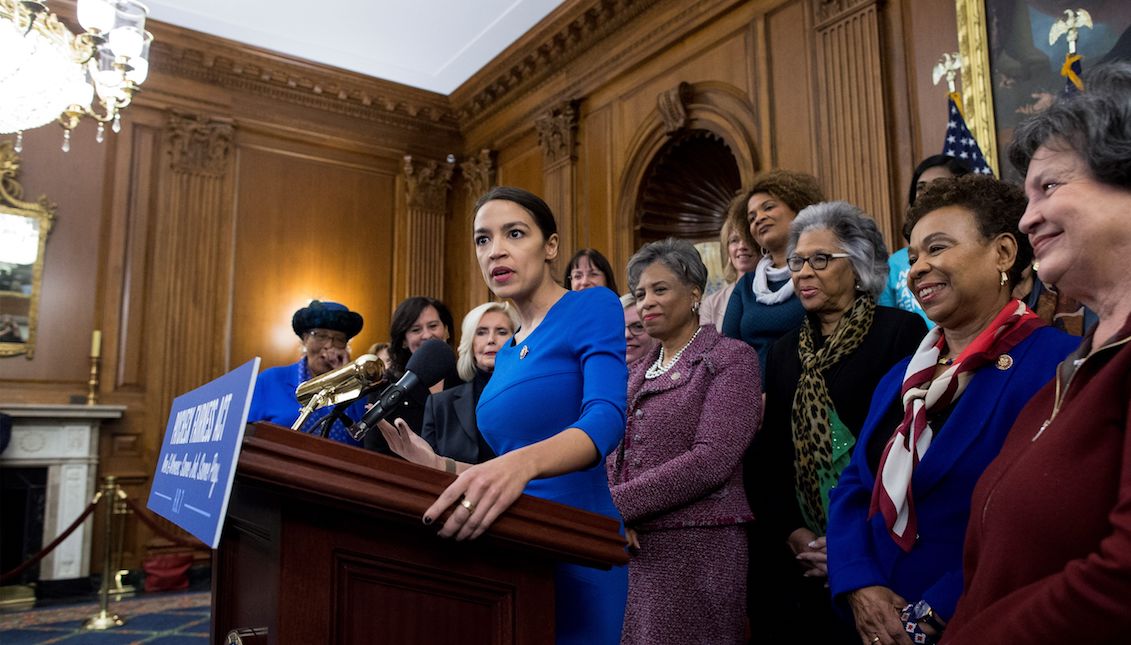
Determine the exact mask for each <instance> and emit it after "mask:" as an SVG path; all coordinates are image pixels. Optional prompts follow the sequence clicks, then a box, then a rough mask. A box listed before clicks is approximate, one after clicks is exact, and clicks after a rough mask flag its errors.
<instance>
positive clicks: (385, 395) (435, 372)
mask: <svg viewBox="0 0 1131 645" xmlns="http://www.w3.org/2000/svg"><path fill="white" fill-rule="evenodd" d="M455 369H456V357H455V355H454V354H452V348H451V347H448V344H447V343H445V342H444V341H442V340H440V339H438V338H433V339H431V340H426V341H424V343H423V344H421V345H420V347H419V348H418V349H417V350H416V351H415V352H413V354H412V356H410V357H409V359H408V365H405V372H404V376H402V377H401V378H400V380H399V381H397V382H396V383H393V384H392V385H390V386H389V387H387V388H385V391H384V392H382V393H381V396H380V397H378V399H377V401H376V402H375V403H374V404H373V407H371V408H369V411H368V412H366V413H365V416H364V417H362V418H361V421H358V422H357V423H355V424H353V425H352V426H350V427H349V433H350V436H351V437H353V438H354V439H356V440H357V441H361V438H362V437H364V436H365V435H366V433H367V432H369V430H370V429H371V428H372V427H373V426H375V425H377V422H378V421H380V420H381V419H384V418H386V417H388V416H390V415H391V414H392V413H393V412H394V411H395V410H396V409H397V407H398V406H399V405H400V404H401V401H402V400H404V397H405V396H406V395H408V393H409V392H411V391H413V390H417V389H425V390H427V388H430V387H432V386H433V385H434V384H436V383H438V382H439V381H440V379H442V378H444V377H445V376H447V375H448V374H451V373H452V372H454V371H455ZM414 430H416V431H417V432H419V431H420V429H419V428H414Z"/></svg>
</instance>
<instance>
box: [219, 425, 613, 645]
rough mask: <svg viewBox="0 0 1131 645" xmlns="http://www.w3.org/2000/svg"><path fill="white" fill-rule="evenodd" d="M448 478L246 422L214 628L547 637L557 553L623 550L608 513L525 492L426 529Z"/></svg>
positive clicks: (582, 556) (282, 637)
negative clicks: (470, 531) (464, 531)
mask: <svg viewBox="0 0 1131 645" xmlns="http://www.w3.org/2000/svg"><path fill="white" fill-rule="evenodd" d="M453 479H454V476H452V475H449V474H447V473H443V472H440V471H437V470H433V469H431V468H424V467H421V466H416V465H414V464H410V463H408V462H405V461H403V460H400V459H395V458H391V457H386V456H383V455H379V454H376V453H372V452H367V451H365V450H361V449H359V448H353V447H350V446H345V445H342V444H339V443H335V442H332V441H328V440H325V439H321V438H317V437H311V436H308V435H304V434H302V433H298V432H294V431H292V430H289V429H287V428H282V427H279V426H276V425H273V424H269V423H255V424H250V425H248V427H247V431H246V434H245V436H244V443H243V450H242V453H241V455H240V460H239V464H238V466H237V470H236V479H235V483H234V485H233V489H232V497H231V502H230V503H229V506H228V514H227V520H226V522H225V525H224V532H223V536H222V538H221V540H220V547H219V549H217V550H216V553H215V556H214V558H213V564H212V633H213V641H212V642H214V643H227V642H228V639H227V635H228V633H229V632H231V631H233V630H257V631H263V630H265V631H266V634H267V635H266V639H263V638H262V637H259V638H256V637H254V636H252V637H249V638H247V639H246V640H244V641H243V642H245V643H251V642H268V643H278V644H289V643H296V644H298V643H301V644H302V645H310V644H322V643H342V644H346V643H395V644H397V645H410V644H415V643H461V644H468V645H472V644H478V643H484V644H487V643H490V644H502V643H530V644H538V645H542V644H546V643H553V641H554V565H555V563H557V562H573V563H579V564H585V565H589V566H595V567H602V568H608V567H609V566H611V565H614V564H623V563H625V562H627V560H628V557H627V554H626V553H625V550H624V540H623V539H622V538H621V536H620V535H619V534H618V531H617V528H618V527H617V522H615V521H614V520H611V519H609V518H607V517H604V516H601V515H596V514H593V513H588V512H585V511H581V510H578V509H575V508H571V507H569V506H563V505H561V504H555V503H553V502H547V501H545V500H540V499H535V498H533V497H528V496H523V497H521V498H520V499H519V500H518V501H517V502H516V503H515V504H514V505H513V506H512V507H511V508H510V510H508V511H507V512H506V513H505V514H503V515H502V516H501V517H500V518H499V519H498V520H497V521H496V522H495V524H494V525H493V526H492V527H491V529H490V530H489V531H488V532H487V533H485V534H484V535H483V536H482V537H480V538H479V539H477V540H474V541H470V542H455V541H454V540H445V539H442V538H439V537H436V535H435V532H436V530H437V529H436V527H437V526H438V523H437V524H434V525H433V526H431V527H429V526H424V524H423V523H422V522H421V521H420V517H421V515H422V514H423V513H424V511H425V510H426V509H427V508H428V507H429V506H430V505H431V504H432V502H433V501H435V499H436V497H437V496H439V494H440V492H441V491H443V490H444V488H445V487H447V485H448V484H449V483H450V482H451V481H452V480H453ZM245 633H248V634H250V633H251V632H250V631H247V632H245Z"/></svg>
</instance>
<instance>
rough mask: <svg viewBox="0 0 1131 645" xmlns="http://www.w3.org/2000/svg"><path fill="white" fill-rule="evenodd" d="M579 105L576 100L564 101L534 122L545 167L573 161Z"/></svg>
mask: <svg viewBox="0 0 1131 645" xmlns="http://www.w3.org/2000/svg"><path fill="white" fill-rule="evenodd" d="M579 103H580V101H577V100H569V101H566V102H564V103H561V104H559V105H558V106H556V107H553V108H550V109H549V110H547V111H546V112H544V113H543V114H542V116H540V117H538V119H536V120H535V121H534V128H535V129H536V130H537V131H538V145H540V146H541V147H542V154H543V158H544V159H545V162H546V166H547V167H551V166H554V165H556V164H559V163H565V162H571V161H573V160H574V159H575V155H574V152H575V150H576V148H577V124H578V116H579V115H578V109H577V106H578V104H579Z"/></svg>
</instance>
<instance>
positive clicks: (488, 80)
mask: <svg viewBox="0 0 1131 645" xmlns="http://www.w3.org/2000/svg"><path fill="white" fill-rule="evenodd" d="M662 1H663V0H587V1H583V2H580V3H578V4H577V6H576V8H573V9H571V10H568V13H563V14H562V15H559V16H558V18H557V20H553V19H551V21H550V22H549V23H548V24H547V25H546V26H544V27H542V28H541V29H538V28H537V27H536V28H535V31H534V32H531V34H529V35H528V36H527V37H524V38H522V39H520V40H519V41H518V42H517V43H515V44H514V45H512V46H511V47H509V48H508V50H507V51H506V52H504V53H503V55H502V56H500V57H499V59H498V60H499V62H498V63H497V64H491V65H489V66H488V67H487V68H485V69H484V70H483V71H482V72H480V74H476V76H475V77H473V78H472V79H471V80H470V81H468V82H467V83H466V84H465V86H464V87H467V88H469V89H468V91H461V90H463V88H460V90H457V91H456V92H455V93H454V94H453V95H452V97H453V99H456V101H457V102H458V107H457V116H458V118H459V121H460V124H461V126H463V127H465V128H466V127H467V126H468V125H469V124H471V123H474V122H477V121H478V120H479V118H480V117H482V116H485V114H486V113H488V111H489V110H488V109H489V108H493V107H496V106H497V104H498V103H499V102H500V100H501V99H503V97H506V98H507V99H508V100H509V99H512V98H514V96H515V95H516V94H518V92H516V90H518V89H520V88H521V89H523V90H526V89H531V88H533V87H534V86H535V85H537V84H538V83H539V82H540V81H542V80H544V79H546V78H547V77H549V76H552V75H553V74H554V73H556V72H558V71H559V70H561V68H562V67H564V66H565V65H568V64H569V63H570V62H572V61H573V60H574V59H576V58H577V57H578V56H580V55H582V54H583V53H585V52H586V51H587V50H588V49H590V48H591V47H592V46H593V45H594V44H595V43H598V42H600V41H601V40H603V39H605V38H606V37H608V36H609V35H610V34H612V33H613V32H615V31H617V30H618V29H620V28H621V27H623V26H625V25H626V24H628V23H630V22H631V21H632V20H633V19H634V18H636V17H637V16H639V15H640V14H641V13H643V12H644V11H645V10H647V9H648V8H649V7H651V6H653V5H655V4H657V3H659V2H662ZM457 96H458V97H459V98H457Z"/></svg>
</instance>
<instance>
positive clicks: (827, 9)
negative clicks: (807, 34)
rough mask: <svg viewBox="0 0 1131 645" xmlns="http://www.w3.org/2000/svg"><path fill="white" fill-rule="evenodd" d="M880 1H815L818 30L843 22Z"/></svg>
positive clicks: (814, 11) (814, 7) (814, 10)
mask: <svg viewBox="0 0 1131 645" xmlns="http://www.w3.org/2000/svg"><path fill="white" fill-rule="evenodd" d="M877 2H878V0H813V5H814V6H813V14H814V15H815V16H816V18H817V29H821V28H822V27H825V26H826V25H827V24H828V23H831V22H836V21H838V20H843V19H844V18H846V17H847V16H849V15H850V14H852V13H853V12H855V11H858V10H859V9H861V8H863V7H866V6H868V5H874V4H876V3H877Z"/></svg>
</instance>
